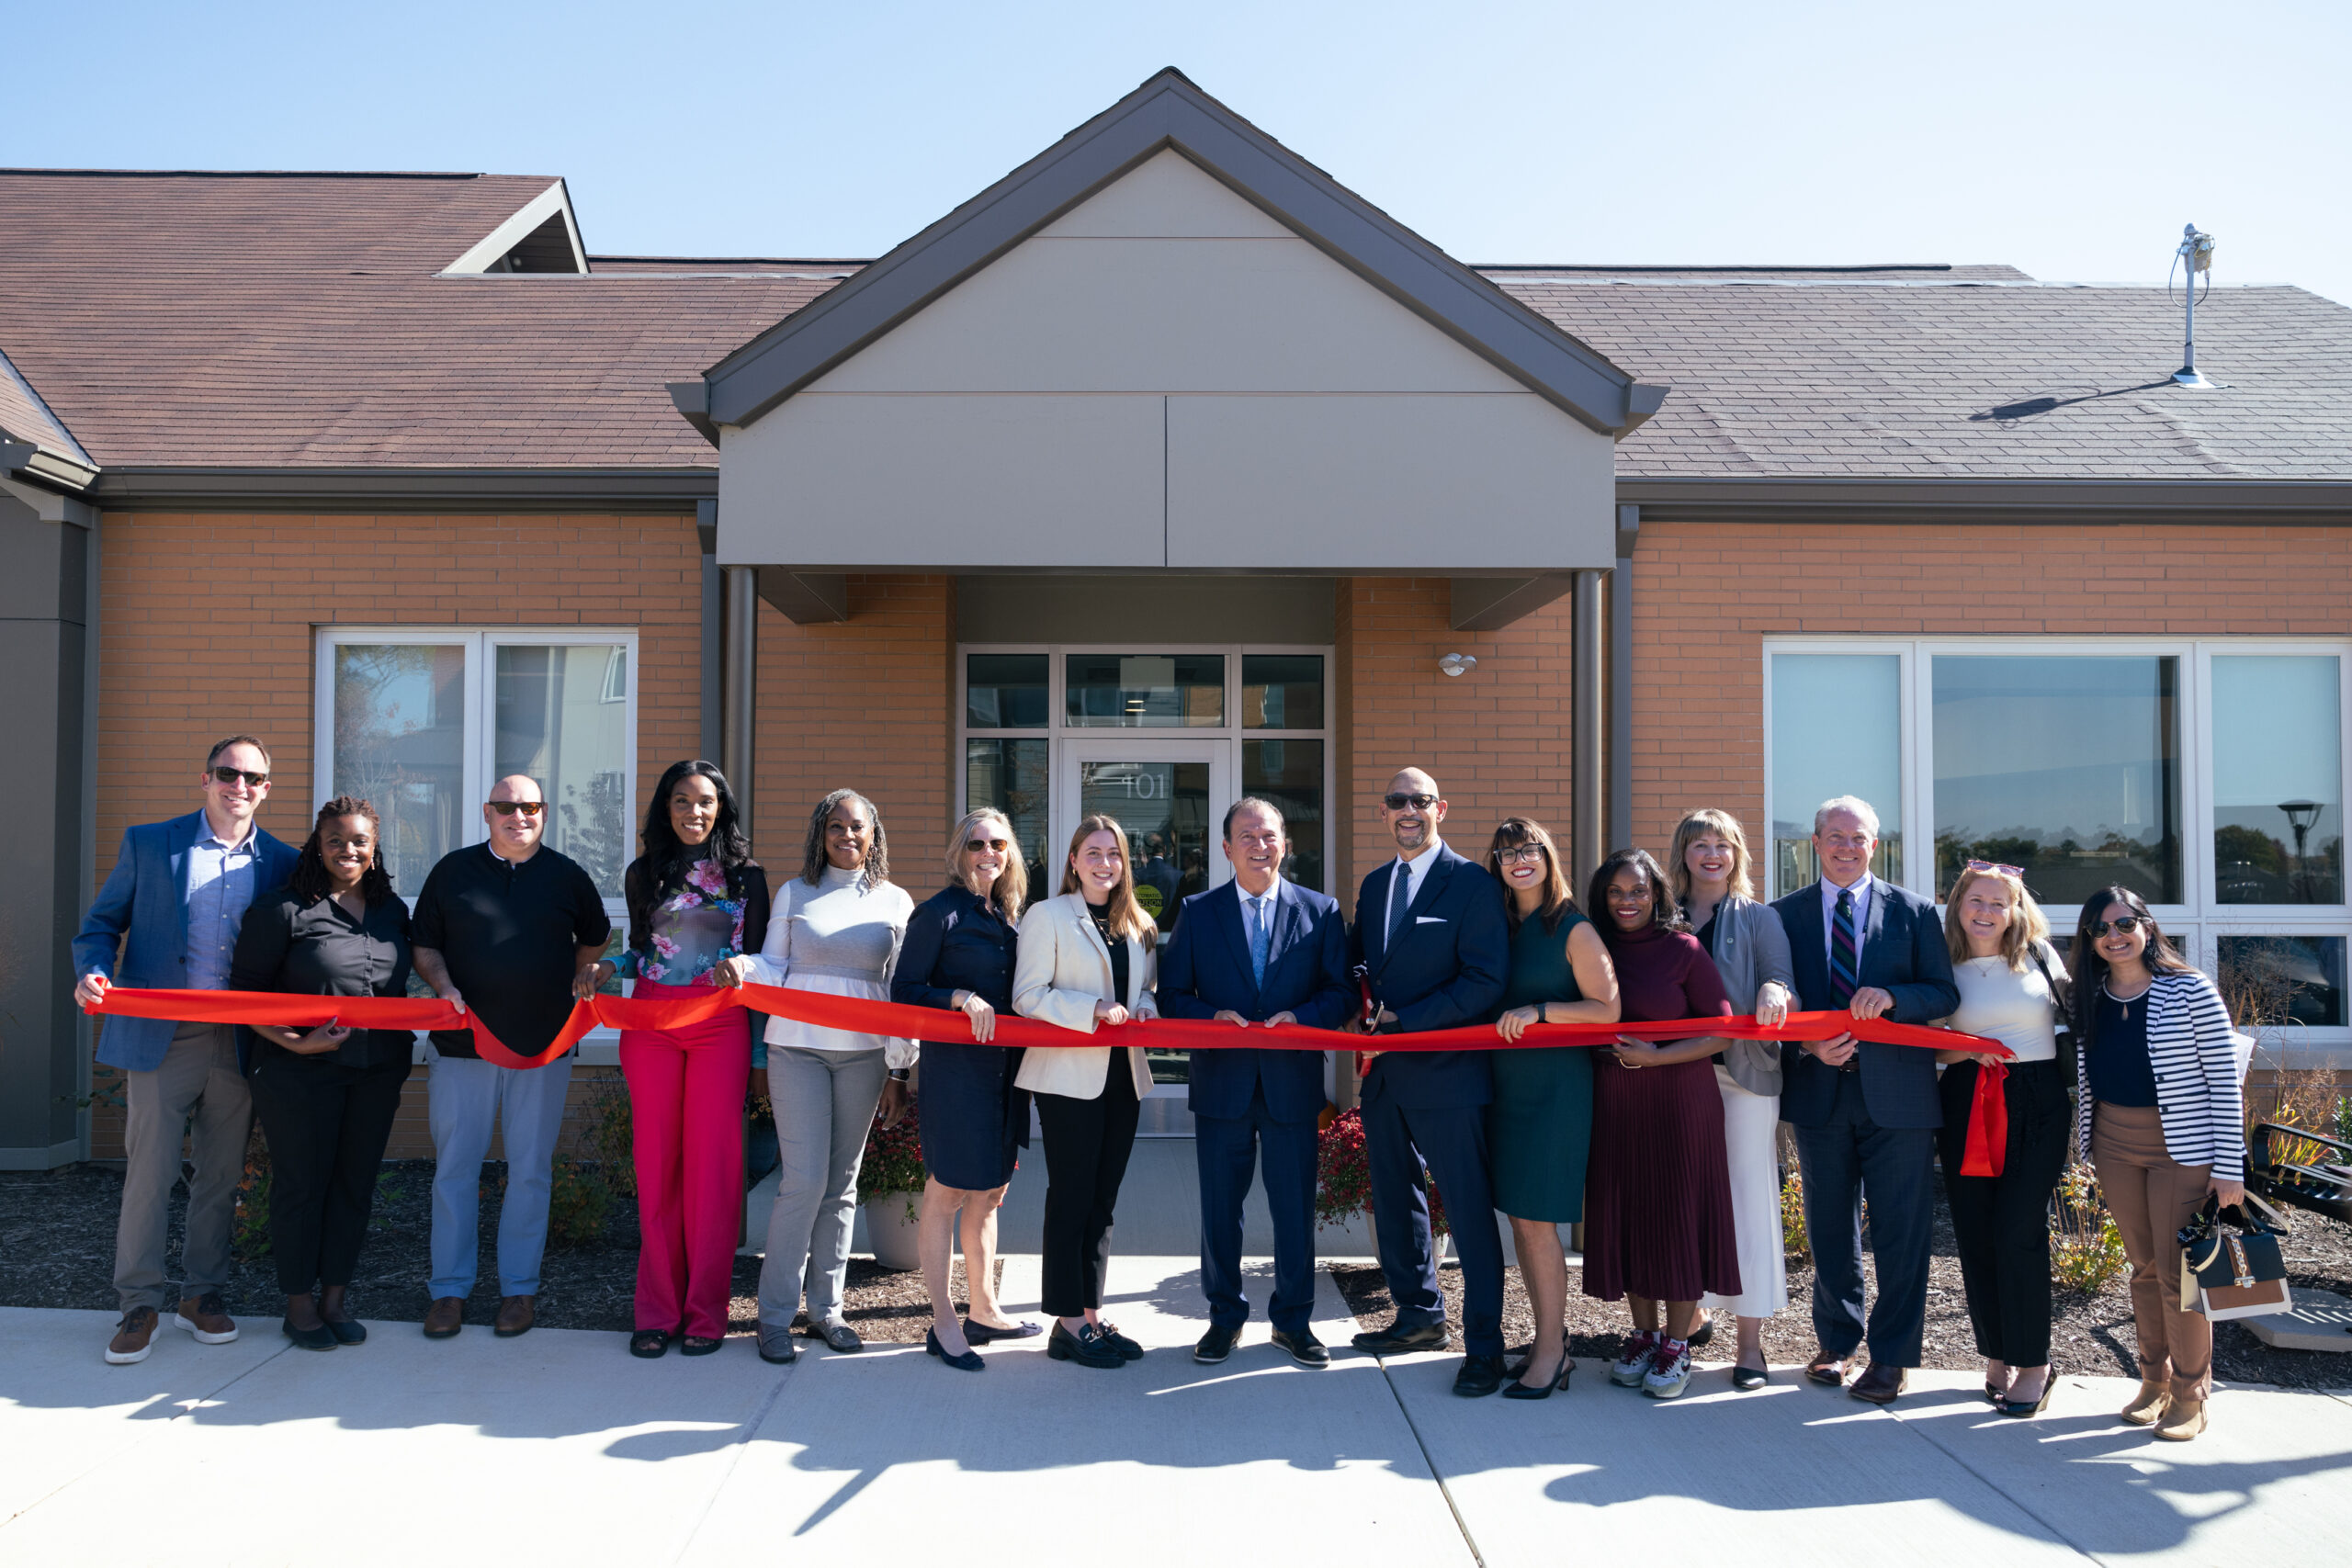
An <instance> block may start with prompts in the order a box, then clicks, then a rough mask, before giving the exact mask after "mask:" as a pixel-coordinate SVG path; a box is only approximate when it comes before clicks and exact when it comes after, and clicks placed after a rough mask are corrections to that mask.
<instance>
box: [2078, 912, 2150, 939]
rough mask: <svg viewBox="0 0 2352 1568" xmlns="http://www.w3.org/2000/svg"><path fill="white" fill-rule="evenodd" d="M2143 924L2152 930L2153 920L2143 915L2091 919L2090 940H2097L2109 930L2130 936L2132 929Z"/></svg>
mask: <svg viewBox="0 0 2352 1568" xmlns="http://www.w3.org/2000/svg"><path fill="white" fill-rule="evenodd" d="M2143 925H2144V926H2147V927H2149V928H2150V929H2152V930H2153V929H2154V926H2155V922H2154V920H2152V919H2148V918H2147V917H2146V916H2145V915H2125V916H2124V917H2123V918H2122V919H2117V920H2093V921H2092V922H2091V940H2092V941H2093V942H2097V941H2098V939H2099V938H2100V937H2103V936H2105V935H2106V934H2107V933H2108V932H2109V931H2121V932H2122V933H2123V934H2124V935H2125V936H2130V935H2131V933H2132V932H2133V931H2138V930H2139V929H2140V928H2141V927H2142V926H2143Z"/></svg>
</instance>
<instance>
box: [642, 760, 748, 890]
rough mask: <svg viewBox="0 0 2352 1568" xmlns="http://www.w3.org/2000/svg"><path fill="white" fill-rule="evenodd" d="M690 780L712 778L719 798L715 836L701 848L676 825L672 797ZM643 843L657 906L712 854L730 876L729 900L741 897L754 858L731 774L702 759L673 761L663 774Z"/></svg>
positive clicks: (647, 811) (649, 809) (648, 809)
mask: <svg viewBox="0 0 2352 1568" xmlns="http://www.w3.org/2000/svg"><path fill="white" fill-rule="evenodd" d="M690 778H699V779H708V780H709V781H710V787H711V788H712V789H713V790H715V791H717V792H718V818H717V820H715V821H713V822H712V823H711V826H710V837H709V838H707V839H705V840H703V841H702V842H701V843H700V844H698V845H697V844H689V843H687V842H686V841H685V840H683V839H681V838H679V837H678V830H677V829H675V828H673V827H672V826H671V825H670V796H671V795H672V794H673V793H674V792H675V791H676V789H677V787H678V785H679V784H680V783H681V782H682V781H684V780H686V779H690ZM638 839H639V842H641V843H642V844H643V845H644V846H645V869H646V870H647V871H648V872H649V873H650V877H649V878H648V880H649V881H650V883H651V884H652V886H653V887H654V889H655V901H656V902H659V901H661V900H662V899H665V898H667V897H669V896H670V895H671V894H673V893H674V892H676V891H677V890H678V888H679V887H680V886H683V885H684V882H685V878H686V873H687V872H689V871H691V870H693V869H694V863H695V862H696V861H698V860H700V859H702V858H703V857H704V856H705V855H706V854H707V855H708V856H709V858H710V862H711V863H712V864H714V865H716V866H718V869H719V870H720V871H721V872H722V873H724V874H725V875H726V877H727V892H728V895H729V897H735V896H736V895H737V894H738V893H739V891H740V888H739V884H740V883H741V873H742V869H743V867H744V866H746V865H748V864H750V863H751V859H752V844H751V840H748V839H746V838H745V837H744V836H743V819H742V815H741V812H740V811H739V810H738V809H737V808H736V805H735V792H734V791H733V790H731V789H729V788H728V787H727V775H726V774H725V773H720V772H719V771H718V764H717V763H715V762H706V761H703V760H702V759H701V758H699V757H696V758H694V759H692V760H690V761H684V762H673V763H671V764H670V765H669V766H668V767H667V768H664V769H663V770H662V782H661V783H660V784H655V785H654V786H653V799H652V800H651V801H650V803H648V805H647V806H646V807H645V827H644V829H642V830H641V831H640V832H639V834H638Z"/></svg>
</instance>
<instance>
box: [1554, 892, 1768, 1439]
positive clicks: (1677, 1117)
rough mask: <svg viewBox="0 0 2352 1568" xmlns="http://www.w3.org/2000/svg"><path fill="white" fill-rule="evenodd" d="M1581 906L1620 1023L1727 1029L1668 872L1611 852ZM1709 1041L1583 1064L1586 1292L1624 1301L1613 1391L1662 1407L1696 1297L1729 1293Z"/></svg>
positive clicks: (1735, 1253)
mask: <svg viewBox="0 0 2352 1568" xmlns="http://www.w3.org/2000/svg"><path fill="white" fill-rule="evenodd" d="M1585 907H1586V908H1589V909H1595V910H1606V911H1607V915H1606V918H1604V919H1600V920H1598V921H1596V922H1595V923H1596V924H1597V925H1599V926H1600V936H1601V940H1602V941H1603V942H1606V943H1607V944H1608V946H1609V956H1610V957H1611V960H1612V961H1614V963H1615V964H1616V967H1617V990H1618V996H1619V997H1620V998H1622V1001H1623V1012H1622V1013H1621V1015H1620V1016H1621V1017H1623V1019H1625V1020H1626V1021H1628V1022H1641V1021H1651V1020H1657V1019H1677V1018H1717V1017H1724V1018H1727V1017H1729V1016H1730V1014H1731V1001H1730V998H1727V997H1726V996H1725V995H1724V983H1723V980H1722V977H1721V976H1718V975H1717V974H1716V973H1715V963H1714V960H1713V959H1712V958H1709V957H1708V956H1707V951H1706V949H1705V948H1703V947H1701V946H1700V945H1699V942H1698V939H1697V938H1695V937H1693V936H1692V935H1691V932H1690V931H1689V929H1688V928H1687V927H1685V926H1684V924H1683V922H1682V919H1681V916H1680V915H1679V913H1678V912H1677V911H1676V908H1675V906H1674V900H1673V898H1672V897H1670V896H1669V895H1668V891H1667V882H1666V874H1665V872H1664V871H1662V870H1660V869H1659V867H1658V863H1657V861H1655V860H1652V859H1651V858H1650V856H1649V854H1648V853H1647V852H1645V851H1642V850H1619V851H1618V852H1616V853H1614V854H1612V855H1611V856H1610V857H1609V858H1608V859H1607V860H1605V861H1602V862H1601V863H1600V870H1599V871H1597V872H1595V873H1594V874H1593V878H1592V886H1591V887H1590V889H1589V898H1588V902H1587V903H1586V905H1585ZM1723 1047H1724V1042H1723V1041H1721V1040H1719V1039H1716V1038H1713V1037H1712V1036H1708V1037H1702V1038H1700V1039H1694V1040H1673V1041H1658V1042H1650V1041H1643V1040H1636V1039H1634V1038H1633V1037H1632V1036H1630V1035H1626V1036H1620V1038H1619V1041H1618V1043H1617V1045H1616V1047H1615V1049H1614V1050H1612V1051H1597V1052H1595V1053H1594V1059H1593V1073H1592V1164H1591V1172H1590V1175H1589V1177H1588V1179H1587V1187H1586V1192H1585V1210H1584V1219H1585V1224H1584V1232H1585V1247H1584V1293H1585V1294H1586V1295H1588V1296H1591V1297H1593V1298H1595V1299H1596V1300H1599V1301H1604V1302H1613V1301H1615V1300H1616V1299H1617V1298H1618V1297H1620V1296H1623V1297H1625V1298H1627V1301H1628V1304H1629V1305H1630V1306H1631V1308H1632V1310H1633V1314H1634V1333H1633V1335H1632V1336H1631V1337H1629V1338H1628V1339H1627V1340H1626V1341H1625V1348H1624V1351H1623V1354H1622V1355H1620V1356H1619V1357H1618V1359H1617V1364H1616V1366H1615V1367H1614V1368H1613V1369H1611V1371H1610V1374H1609V1375H1610V1378H1611V1381H1612V1382H1617V1383H1621V1384H1623V1386H1625V1387H1627V1388H1640V1389H1642V1390H1643V1391H1644V1392H1645V1393H1648V1394H1649V1395H1651V1397H1653V1398H1656V1399H1673V1398H1675V1397H1676V1396H1678V1395H1679V1394H1680V1393H1682V1391H1683V1389H1684V1388H1685V1387H1686V1386H1688V1384H1689V1383H1690V1382H1691V1344H1690V1337H1691V1331H1692V1329H1693V1328H1694V1327H1695V1326H1696V1325H1697V1322H1698V1316H1699V1298H1700V1297H1701V1296H1702V1295H1704V1294H1706V1293H1707V1292H1710V1291H1713V1292H1716V1293H1718V1294H1721V1295H1727V1296H1736V1295H1737V1294H1739V1290H1740V1285H1739V1246H1738V1237H1737V1236H1736V1235H1735V1234H1734V1232H1733V1229H1732V1214H1731V1176H1730V1171H1729V1167H1728V1164H1727V1162H1726V1160H1725V1158H1724V1103H1723V1096H1722V1095H1721V1094H1720V1093H1719V1092H1718V1091H1717V1090H1716V1088H1715V1073H1714V1066H1713V1056H1714V1055H1715V1053H1716V1052H1718V1051H1720V1050H1722V1049H1723Z"/></svg>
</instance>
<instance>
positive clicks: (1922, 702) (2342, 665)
mask: <svg viewBox="0 0 2352 1568" xmlns="http://www.w3.org/2000/svg"><path fill="white" fill-rule="evenodd" d="M1825 653H1826V654H1859V653H1877V654H1894V655H1896V656H1898V657H1899V658H1900V659H1901V660H1902V667H1901V673H1900V689H1901V692H1902V694H1903V714H1902V737H1901V743H1902V753H1901V761H1902V768H1903V821H1904V829H1903V839H1904V844H1903V877H1902V885H1903V886H1905V887H1906V888H1908V889H1909V890H1910V891H1912V892H1914V893H1917V894H1918V895H1919V896H1921V897H1925V898H1929V899H1935V900H1940V898H1941V897H1942V890H1941V889H1940V888H1939V887H1937V886H1935V875H1936V871H1935V734H1934V727H1933V726H1932V725H1930V724H1928V722H1927V716H1928V715H1929V714H1930V713H1932V712H1933V711H1934V708H1933V705H1934V691H1935V687H1934V679H1935V670H1934V662H1935V660H1936V659H1937V658H1938V657H1939V656H1950V655H1983V654H2005V655H2027V656H2035V655H2039V656H2046V657H2052V658H2064V657H2068V656H2076V657H2110V658H2112V657H2141V658H2147V657H2167V658H2172V659H2176V660H2178V661H2179V663H2178V670H2179V686H2178V692H2179V702H2180V748H2181V766H2180V833H2181V840H2182V844H2181V900H2180V901H2179V902H2177V903H2173V904H2155V905H2152V906H2150V908H2151V909H2152V910H2153V912H2154V915H2155V916H2156V919H2158V920H2159V921H2160V922H2162V924H2163V926H2164V928H2165V932H2166V934H2168V935H2170V936H2171V937H2172V938H2173V940H2174V941H2175V942H2177V943H2178V944H2179V946H2180V948H2181V950H2182V952H2183V953H2185V954H2187V955H2188V957H2189V959H2190V960H2191V962H2193V963H2195V964H2198V965H2199V966H2200V967H2201V968H2203V969H2204V970H2205V971H2206V973H2208V974H2209V975H2210V974H2212V973H2214V972H2215V970H2216V968H2217V966H2218V962H2219V954H2220V941H2219V939H2220V938H2222V937H2224V936H2328V937H2337V938H2341V939H2344V940H2345V941H2346V943H2347V949H2348V950H2352V902H2346V903H2343V904H2222V903H2217V902H2215V901H2214V897H2213V894H2214V890H2215V886H2216V881H2217V876H2216V872H2215V867H2214V863H2213V815H2214V812H2213V795H2214V784H2213V750H2212V730H2213V724H2212V697H2213V660H2214V659H2215V658H2217V657H2220V658H2229V657H2233V656H2260V655H2290V656H2302V657H2310V656H2312V655H2322V656H2330V657H2333V658H2335V660H2336V682H2335V692H2336V705H2337V708H2338V713H2337V717H2336V724H2337V732H2336V733H2337V744H2338V746H2339V748H2340V750H2341V753H2342V754H2341V755H2340V756H2339V758H2338V761H2337V767H2338V770H2339V772H2338V779H2339V781H2340V782H2339V784H2338V788H2339V790H2346V791H2352V641H2347V640H2345V639H2341V638H2333V637H2101V636H2083V637H1766V638H1765V639H1764V713H1763V723H1764V781H1763V783H1764V825H1763V835H1764V841H1765V842H1766V843H1768V844H1769V843H1770V835H1771V824H1772V822H1773V820H1774V818H1775V815H1776V812H1777V811H1778V803H1776V802H1775V801H1774V800H1773V799H1772V706H1771V702H1772V660H1774V659H1775V658H1777V657H1779V656H1780V655H1782V654H1825ZM1788 804H1789V805H1791V806H1792V807H1795V810H1794V811H1793V812H1792V813H1781V814H1782V815H1790V816H1791V817H1792V819H1795V820H1803V819H1804V817H1805V815H1807V814H1809V813H1810V812H1811V810H1812V809H1813V807H1815V806H1816V805H1818V804H1819V803H1818V802H1816V801H1806V802H1804V803H1801V804H1800V803H1795V802H1791V803H1788ZM2345 804H2346V806H2352V800H2347V801H2346V803H2345ZM1771 870H1772V868H1771V866H1770V864H1768V865H1767V866H1766V867H1765V872H1766V875H1767V877H1768V878H1769V877H1770V874H1771ZM1768 886H1769V882H1768ZM1773 891H1775V892H1779V891H1782V890H1781V889H1777V888H1775V889H1773ZM2346 892H2347V896H2348V897H2352V888H2347V889H2346ZM2067 919H2071V912H2068V911H2052V924H2053V925H2061V924H2064V921H2065V920H2067ZM2056 934H2057V935H2058V936H2059V938H2060V940H2061V942H2064V940H2065V937H2066V936H2067V934H2069V933H2067V932H2065V931H2061V932H2058V933H2056ZM2267 1044H2268V1043H2266V1047H2267ZM2286 1045H2287V1047H2288V1050H2289V1051H2290V1053H2292V1054H2293V1055H2294V1058H2295V1059H2294V1060H2293V1061H2292V1062H2291V1063H2290V1064H2289V1065H2291V1066H2320V1065H2330V1066H2352V1027H2346V1028H2332V1029H2309V1030H2298V1031H2296V1032H2294V1033H2293V1034H2292V1036H2291V1037H2290V1039H2288V1040H2287V1042H2286ZM2271 1054H2272V1053H2271V1052H2270V1050H2268V1049H2267V1048H2266V1049H2265V1051H2264V1052H2263V1053H2262V1054H2261V1055H2260V1056H2259V1057H2258V1058H2257V1060H2256V1066H2266V1067H2267V1066H2277V1065H2278V1064H2277V1063H2275V1062H2272V1061H2270V1060H2268V1057H2269V1056H2270V1055H2271Z"/></svg>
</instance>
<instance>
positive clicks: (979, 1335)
mask: <svg viewBox="0 0 2352 1568" xmlns="http://www.w3.org/2000/svg"><path fill="white" fill-rule="evenodd" d="M1044 1332H1046V1325H1044V1324H1042V1323H1032V1322H1030V1321H1029V1320H1028V1319H1027V1318H1025V1317H1024V1318H1023V1319H1022V1320H1021V1321H1020V1322H1019V1323H1016V1324H1014V1325H1012V1327H1010V1328H992V1327H990V1326H989V1325H987V1324H985V1323H974V1322H973V1321H972V1320H971V1319H970V1318H968V1317H967V1318H966V1319H965V1320H964V1343H965V1344H967V1345H973V1346H978V1345H993V1344H995V1343H996V1342H997V1341H998V1340H1000V1339H1035V1337H1037V1336H1038V1335H1040V1334H1043V1333H1044Z"/></svg>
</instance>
